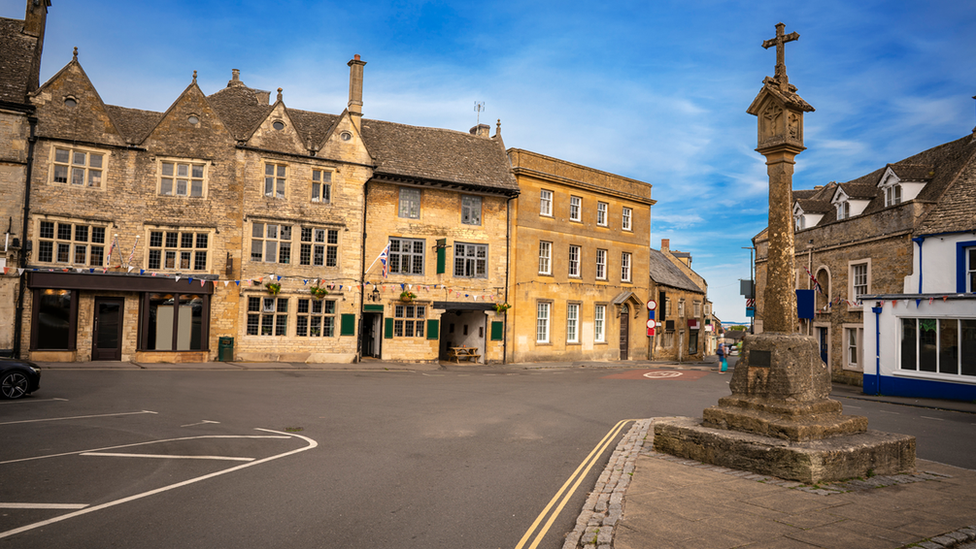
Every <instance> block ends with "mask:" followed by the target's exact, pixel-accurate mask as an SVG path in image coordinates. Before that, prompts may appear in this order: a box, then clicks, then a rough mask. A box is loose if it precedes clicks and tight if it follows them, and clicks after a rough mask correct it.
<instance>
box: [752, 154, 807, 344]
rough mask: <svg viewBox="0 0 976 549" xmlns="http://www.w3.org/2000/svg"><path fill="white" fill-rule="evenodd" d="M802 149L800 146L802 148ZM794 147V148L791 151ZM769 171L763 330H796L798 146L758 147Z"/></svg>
mask: <svg viewBox="0 0 976 549" xmlns="http://www.w3.org/2000/svg"><path fill="white" fill-rule="evenodd" d="M801 150H802V149H801ZM794 151H795V152H794ZM760 152H762V153H763V154H764V155H765V156H766V172H767V173H768V174H769V225H768V228H767V231H766V235H767V238H768V242H769V252H768V255H767V259H766V287H765V288H764V289H763V331H766V332H775V333H782V334H792V333H793V332H795V331H796V292H795V289H794V287H793V281H794V279H795V275H794V270H795V265H794V263H795V261H794V256H793V248H794V246H793V212H792V208H791V207H790V204H792V203H793V190H792V189H793V165H794V164H795V163H796V162H795V160H794V158H795V157H796V155H797V153H799V152H800V151H799V150H796V148H795V147H790V146H787V145H784V146H780V147H777V148H776V150H774V151H770V150H763V151H760Z"/></svg>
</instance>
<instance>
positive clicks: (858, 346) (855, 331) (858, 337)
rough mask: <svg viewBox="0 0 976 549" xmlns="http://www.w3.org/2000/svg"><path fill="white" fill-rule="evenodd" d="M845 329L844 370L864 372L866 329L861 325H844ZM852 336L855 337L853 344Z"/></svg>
mask: <svg viewBox="0 0 976 549" xmlns="http://www.w3.org/2000/svg"><path fill="white" fill-rule="evenodd" d="M843 328H844V331H843V337H844V340H843V345H844V359H843V360H844V369H845V370H854V371H858V372H861V371H864V328H863V326H862V325H860V324H844V325H843ZM851 335H853V336H854V340H853V342H852V341H851ZM852 353H853V360H851V356H852Z"/></svg>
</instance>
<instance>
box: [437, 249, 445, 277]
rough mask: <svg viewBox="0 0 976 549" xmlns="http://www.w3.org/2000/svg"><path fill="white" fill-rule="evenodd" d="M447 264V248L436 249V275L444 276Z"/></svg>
mask: <svg viewBox="0 0 976 549" xmlns="http://www.w3.org/2000/svg"><path fill="white" fill-rule="evenodd" d="M446 264H447V248H437V274H444V271H445V270H446Z"/></svg>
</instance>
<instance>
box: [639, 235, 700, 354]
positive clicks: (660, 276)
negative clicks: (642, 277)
mask: <svg viewBox="0 0 976 549" xmlns="http://www.w3.org/2000/svg"><path fill="white" fill-rule="evenodd" d="M648 275H649V277H650V284H651V286H650V295H651V296H652V299H654V300H655V301H656V302H657V309H656V312H655V316H656V319H655V320H656V324H657V326H656V328H655V334H654V337H653V338H652V342H653V349H652V352H651V356H652V357H653V358H654V359H656V360H676V361H679V362H687V361H700V360H702V359H704V357H705V355H707V354H713V353H714V349H713V348H711V347H712V346H713V344H714V343H713V342H714V338H713V337H712V332H711V330H710V329H709V326H712V323H711V318H712V315H711V310H710V308H711V304H710V303H709V302H708V300H707V299H706V295H707V288H708V285H707V283H706V282H705V279H704V278H703V277H702V276H701V275H699V274H698V273H696V272H695V271H694V270H692V268H691V254H689V253H687V252H679V251H677V250H674V251H672V250H671V242H670V239H667V238H664V239H661V249H660V250H654V249H651V250H650V258H649V263H648Z"/></svg>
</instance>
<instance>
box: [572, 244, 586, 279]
mask: <svg viewBox="0 0 976 549" xmlns="http://www.w3.org/2000/svg"><path fill="white" fill-rule="evenodd" d="M582 254H583V248H582V247H581V246H576V245H573V244H571V245H570V246H569V272H568V275H569V276H570V277H573V278H579V277H580V256H581V255H582Z"/></svg>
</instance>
